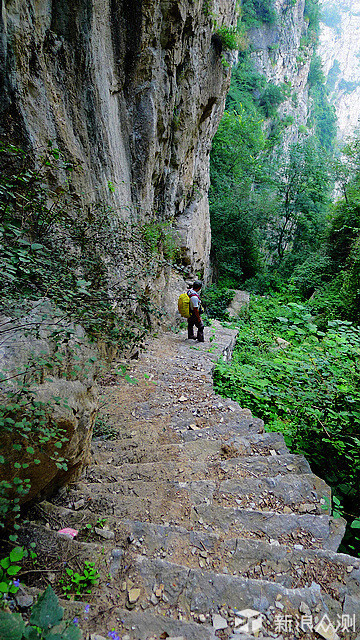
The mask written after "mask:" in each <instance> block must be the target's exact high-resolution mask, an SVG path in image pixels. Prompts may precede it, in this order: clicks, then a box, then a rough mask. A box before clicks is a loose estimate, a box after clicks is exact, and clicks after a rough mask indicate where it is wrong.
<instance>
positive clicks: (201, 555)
mask: <svg viewBox="0 0 360 640" xmlns="http://www.w3.org/2000/svg"><path fill="white" fill-rule="evenodd" d="M124 524H125V523H124ZM126 526H127V527H128V531H129V535H130V539H131V540H132V544H134V545H135V546H136V547H137V549H138V550H139V552H140V553H141V554H143V555H146V556H152V557H159V558H162V559H164V560H167V561H168V562H174V563H176V564H184V565H185V564H186V566H190V567H192V568H199V567H200V568H201V569H202V570H203V571H206V570H215V571H216V572H217V573H231V574H236V575H242V576H245V577H252V578H261V579H266V580H271V581H273V582H278V583H281V584H283V586H286V587H287V588H295V587H296V586H311V583H312V582H313V581H314V580H315V582H318V583H319V584H320V587H321V589H322V590H324V592H325V593H330V594H331V595H332V597H334V598H335V599H343V597H344V594H345V592H346V591H350V592H351V591H353V592H359V593H360V559H359V558H354V557H351V556H348V555H346V554H337V553H335V552H334V551H330V550H322V549H316V548H314V549H305V548H303V549H297V548H293V547H292V546H291V545H289V544H287V545H280V544H279V543H277V544H275V543H274V542H273V543H269V542H267V541H266V540H251V539H245V538H230V539H225V540H222V539H221V537H220V536H219V535H218V534H213V533H211V532H208V531H204V532H200V531H196V530H192V531H188V530H186V529H184V528H183V527H174V526H169V527H165V526H159V525H154V524H150V523H144V522H130V521H129V522H127V523H126ZM298 546H301V545H298Z"/></svg>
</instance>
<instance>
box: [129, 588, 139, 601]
mask: <svg viewBox="0 0 360 640" xmlns="http://www.w3.org/2000/svg"><path fill="white" fill-rule="evenodd" d="M140 593H141V591H140V589H137V588H135V589H130V590H129V591H128V599H129V602H130V604H135V602H137V600H138V599H139V598H140Z"/></svg>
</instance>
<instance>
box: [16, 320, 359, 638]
mask: <svg viewBox="0 0 360 640" xmlns="http://www.w3.org/2000/svg"><path fill="white" fill-rule="evenodd" d="M235 339H236V331H235V330H232V329H226V328H223V327H221V326H220V325H219V324H218V323H216V322H214V323H213V325H212V328H211V329H209V328H208V329H207V333H206V342H205V343H204V344H198V343H196V342H195V343H194V342H190V341H188V340H186V338H185V334H184V332H182V333H178V334H175V333H170V332H169V333H166V334H164V335H162V336H160V337H158V338H152V339H151V340H149V342H148V345H147V350H146V351H145V352H144V353H142V354H141V355H140V357H139V359H138V360H136V361H135V360H134V361H132V363H131V367H130V368H129V369H128V370H127V372H126V374H125V373H124V370H123V369H121V367H120V366H119V365H118V366H114V368H113V371H112V372H111V373H108V374H106V376H104V377H103V379H102V380H101V381H100V384H101V387H102V397H101V404H102V409H101V420H100V421H98V426H97V431H96V437H95V438H94V441H93V452H92V453H93V459H92V464H91V466H89V467H88V468H87V470H86V471H85V472H84V474H83V476H82V477H81V478H80V480H79V481H78V482H77V483H75V484H72V485H70V486H68V487H67V488H66V489H62V490H61V491H60V492H59V493H58V494H57V495H56V496H54V497H53V499H52V501H51V502H42V503H41V504H40V505H38V506H37V507H35V508H33V510H32V513H31V514H30V520H31V523H30V524H29V525H28V526H27V527H26V528H25V529H24V530H23V531H22V533H21V542H24V543H25V542H26V543H29V542H31V541H34V542H36V545H37V552H38V557H39V558H40V557H41V558H43V561H44V562H45V568H43V569H42V573H41V579H42V580H43V586H45V585H46V584H48V583H51V584H52V585H53V587H54V589H55V591H56V592H57V593H58V594H59V595H60V596H61V595H62V594H64V586H63V585H64V582H61V577H60V576H63V575H64V573H65V569H66V567H71V568H72V570H74V571H78V572H79V573H81V571H82V567H84V563H85V562H86V561H87V562H93V563H95V568H96V570H97V571H98V573H99V582H98V584H97V585H94V586H92V588H91V593H84V594H83V595H82V597H81V600H80V601H79V600H77V601H76V600H73V599H72V598H71V599H70V600H69V601H68V602H67V604H66V606H67V608H68V615H72V616H76V617H77V618H78V619H79V624H80V626H81V628H82V629H83V630H84V631H85V632H86V633H87V634H88V637H89V638H91V640H101V639H102V638H105V639H108V638H113V639H115V640H117V638H121V639H122V640H150V639H155V640H162V639H164V638H170V639H172V640H175V639H177V640H180V639H183V640H215V639H216V638H218V639H221V640H227V639H228V638H234V640H246V639H248V638H253V637H254V635H257V637H258V638H278V639H279V640H281V639H290V638H330V639H333V638H336V637H337V636H339V637H340V638H342V637H344V638H356V637H357V634H358V633H359V631H358V630H357V626H356V625H359V624H360V589H359V583H360V560H359V559H357V558H352V557H350V556H347V555H344V554H338V553H336V550H337V548H338V546H339V544H340V541H341V539H342V536H343V534H344V528H345V523H344V521H343V520H342V519H334V518H332V517H331V516H330V513H329V504H330V490H329V488H328V487H327V485H326V484H325V483H324V482H323V480H321V479H320V478H318V477H316V476H315V475H314V474H313V473H312V472H311V469H310V467H309V465H308V463H307V461H306V460H305V458H303V457H302V456H299V455H292V454H290V453H289V451H288V449H287V448H286V446H285V443H284V439H283V437H282V435H279V434H277V433H266V432H265V431H264V425H263V423H262V421H261V420H259V419H257V418H254V417H253V416H252V415H251V413H250V411H248V410H244V409H241V408H240V407H239V405H238V404H236V403H235V402H232V401H230V400H226V399H225V400H224V399H223V398H221V397H220V396H218V395H216V394H215V393H214V390H213V386H212V369H213V367H214V363H215V362H216V361H217V360H219V359H220V358H226V359H228V358H230V357H231V353H232V349H233V346H234V343H235ZM63 528H72V529H74V530H76V531H77V532H78V534H77V535H76V537H74V538H73V539H72V537H71V535H70V536H64V535H61V534H59V533H57V532H58V531H59V530H61V529H63ZM70 595H71V594H70ZM335 630H336V631H335ZM359 637H360V636H359Z"/></svg>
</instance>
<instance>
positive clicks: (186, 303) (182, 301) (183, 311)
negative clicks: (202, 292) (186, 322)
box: [178, 293, 191, 318]
mask: <svg viewBox="0 0 360 640" xmlns="http://www.w3.org/2000/svg"><path fill="white" fill-rule="evenodd" d="M178 309H179V313H180V315H181V316H182V317H183V318H190V315H191V313H190V298H189V296H188V294H187V293H182V294H181V296H179V300H178Z"/></svg>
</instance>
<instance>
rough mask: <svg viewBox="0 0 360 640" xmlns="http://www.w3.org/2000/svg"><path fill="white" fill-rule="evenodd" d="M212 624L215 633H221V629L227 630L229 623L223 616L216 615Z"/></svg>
mask: <svg viewBox="0 0 360 640" xmlns="http://www.w3.org/2000/svg"><path fill="white" fill-rule="evenodd" d="M212 623H213V627H214V629H215V631H220V629H227V626H228V623H227V621H226V620H225V618H223V617H222V616H219V614H217V613H215V614H214V615H213V617H212Z"/></svg>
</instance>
